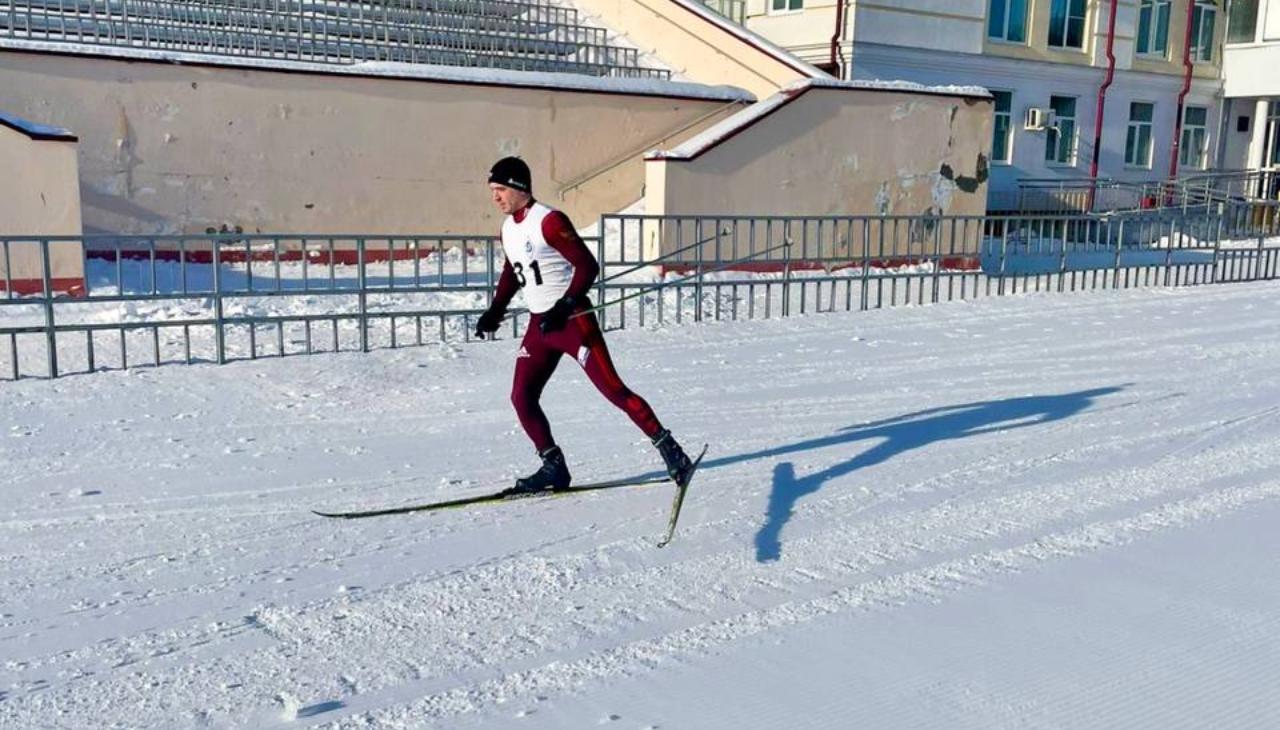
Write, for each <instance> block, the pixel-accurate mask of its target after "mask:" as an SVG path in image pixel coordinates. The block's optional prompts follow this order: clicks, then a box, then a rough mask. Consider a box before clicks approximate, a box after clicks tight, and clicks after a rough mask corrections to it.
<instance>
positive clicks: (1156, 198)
mask: <svg viewBox="0 0 1280 730" xmlns="http://www.w3.org/2000/svg"><path fill="white" fill-rule="evenodd" d="M990 207H992V208H994V209H997V210H1007V211H1017V212H1019V213H1024V214H1031V213H1040V214H1058V215H1066V214H1086V213H1101V212H1162V211H1163V212H1168V211H1178V212H1180V213H1182V214H1195V213H1217V214H1220V215H1223V216H1224V217H1225V218H1226V219H1227V223H1228V225H1227V231H1226V234H1227V235H1229V236H1232V237H1247V236H1252V235H1264V236H1265V235H1272V234H1273V233H1274V232H1275V231H1276V229H1277V219H1278V218H1280V215H1278V214H1280V172H1277V171H1275V170H1242V171H1231V172H1217V173H1202V174H1196V175H1191V176H1187V177H1181V178H1177V179H1174V180H1162V181H1151V182H1141V183H1132V182H1120V181H1116V180H1111V179H1105V178H1099V179H1097V180H1089V179H1057V178H1054V179H1024V180H1022V181H1020V182H1019V185H1018V189H1017V190H1016V191H1011V192H1007V193H994V194H992V196H991V201H990Z"/></svg>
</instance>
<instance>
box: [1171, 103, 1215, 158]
mask: <svg viewBox="0 0 1280 730" xmlns="http://www.w3.org/2000/svg"><path fill="white" fill-rule="evenodd" d="M1192 109H1198V110H1200V111H1202V112H1204V121H1202V122H1200V123H1199V124H1191V123H1190V122H1188V120H1187V117H1188V116H1190V113H1191V110H1192ZM1195 131H1198V132H1199V133H1200V135H1199V136H1200V139H1199V144H1197V145H1195V159H1188V156H1187V155H1188V152H1189V151H1190V150H1191V149H1192V145H1189V144H1187V143H1188V141H1190V137H1191V136H1192V133H1193V132H1195ZM1178 165H1179V166H1180V167H1185V168H1191V169H1193V170H1207V169H1209V107H1207V106H1200V105H1199V104H1188V105H1187V106H1184V107H1183V108H1182V138H1181V139H1180V140H1178Z"/></svg>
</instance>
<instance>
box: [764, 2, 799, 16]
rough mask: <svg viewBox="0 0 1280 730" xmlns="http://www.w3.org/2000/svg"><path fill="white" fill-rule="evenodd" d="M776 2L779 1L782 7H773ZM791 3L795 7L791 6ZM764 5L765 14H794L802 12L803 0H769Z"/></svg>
mask: <svg viewBox="0 0 1280 730" xmlns="http://www.w3.org/2000/svg"><path fill="white" fill-rule="evenodd" d="M778 2H781V3H782V4H783V6H784V7H782V8H775V7H774V6H775V5H776V4H777V3H778ZM793 5H794V6H795V7H792V6H793ZM765 7H766V8H768V12H767V13H766V15H794V14H796V13H803V12H804V0H769V2H768V4H767V5H766V6H765Z"/></svg>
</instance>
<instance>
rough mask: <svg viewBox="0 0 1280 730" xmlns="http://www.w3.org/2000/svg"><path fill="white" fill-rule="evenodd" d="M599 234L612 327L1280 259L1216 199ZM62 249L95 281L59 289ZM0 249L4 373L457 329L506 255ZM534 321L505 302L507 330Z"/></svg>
mask: <svg viewBox="0 0 1280 730" xmlns="http://www.w3.org/2000/svg"><path fill="white" fill-rule="evenodd" d="M599 231H600V235H599V236H597V237H594V238H591V239H589V240H588V245H589V246H591V247H592V248H593V250H594V251H595V252H596V256H597V258H598V260H600V261H601V262H602V267H601V268H602V273H601V276H600V279H599V281H598V282H597V284H596V287H595V290H594V295H593V299H594V301H595V303H596V307H597V313H598V316H599V317H600V319H601V321H602V324H604V325H605V326H606V327H607V328H610V329H617V328H622V327H628V326H649V325H655V324H665V323H683V322H685V321H695V322H697V321H705V320H725V319H754V318H772V317H788V316H794V315H801V314H808V313H818V312H832V311H858V310H868V309H877V308H882V307H892V306H901V305H924V304H932V303H938V302H946V301H953V300H964V299H973V298H982V297H990V296H1001V295H1007V294H1019V293H1026V292H1069V291H1077V290H1088V289H1109V288H1131V287H1143V286H1186V285H1199V284H1212V283H1223V282H1237V281H1257V280H1263V279H1275V278H1277V276H1280V237H1271V238H1269V237H1266V236H1261V235H1259V236H1257V237H1255V238H1251V239H1247V240H1239V239H1236V240H1233V239H1229V238H1226V237H1224V235H1223V234H1224V231H1226V220H1225V219H1224V218H1223V216H1221V215H1212V214H1198V215H1181V214H1178V215H1143V216H1000V217H979V216H974V217H921V216H918V217H847V216H846V217H770V216H755V217H743V216H733V217H730V216H688V217H669V216H630V215H611V216H604V217H603V218H602V219H601V221H600V228H599ZM68 249H70V250H72V251H73V252H74V254H73V255H75V256H79V257H80V260H79V263H80V264H81V265H82V266H83V267H84V272H85V279H84V286H83V289H82V290H80V291H77V292H75V295H73V296H68V295H55V294H51V292H54V290H55V288H57V286H58V277H57V274H56V272H55V266H54V265H51V262H56V261H59V260H61V261H64V262H65V261H67V260H68V259H67V257H68ZM0 256H2V257H3V258H2V259H0V263H3V265H4V276H3V278H0V285H3V287H4V291H3V294H2V295H0V377H3V378H5V379H18V378H22V377H28V376H50V377H57V376H59V375H62V374H66V373H73V372H92V371H95V370H102V369H115V368H127V367H134V366H139V365H161V364H167V363H193V362H208V363H225V362H228V361H232V360H243V359H254V358H260V357H283V356H286V355H295V354H312V353H320V352H340V351H348V350H358V351H366V352H367V351H369V350H371V349H376V348H396V347H403V346H422V345H440V346H451V345H452V343H458V342H466V341H468V340H470V339H471V338H472V336H473V335H472V327H473V325H474V322H475V318H476V317H477V316H478V315H479V314H480V313H481V312H483V311H484V309H485V308H486V307H487V305H488V302H489V300H490V297H491V296H492V292H493V288H494V285H495V284H496V281H497V277H498V274H499V273H500V271H501V265H502V260H503V259H502V253H501V246H500V244H499V242H498V241H497V240H496V239H495V238H492V237H466V236H398V237H376V236H264V235H236V234H231V235H219V236H181V237H168V238H162V237H84V238H2V239H0ZM33 262H34V263H33ZM24 267H25V268H24ZM24 272H25V273H24ZM24 287H25V288H24ZM524 320H525V313H524V312H522V311H518V310H517V311H513V313H512V317H511V320H510V322H509V329H508V328H507V326H505V325H504V329H503V332H502V333H501V335H502V337H503V338H506V337H516V336H517V335H518V334H519V333H520V331H521V325H522V323H523V321H524Z"/></svg>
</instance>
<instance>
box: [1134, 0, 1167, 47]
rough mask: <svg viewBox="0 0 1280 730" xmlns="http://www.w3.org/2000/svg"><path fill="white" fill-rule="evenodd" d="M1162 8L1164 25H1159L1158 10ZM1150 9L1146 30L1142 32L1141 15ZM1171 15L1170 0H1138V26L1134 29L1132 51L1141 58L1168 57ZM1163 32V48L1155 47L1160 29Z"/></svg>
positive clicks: (1159, 14)
mask: <svg viewBox="0 0 1280 730" xmlns="http://www.w3.org/2000/svg"><path fill="white" fill-rule="evenodd" d="M1161 10H1164V23H1163V25H1164V27H1163V28H1161V27H1160V25H1161V23H1160V16H1161V13H1160V11H1161ZM1147 11H1150V15H1151V18H1150V20H1149V21H1148V26H1147V32H1146V34H1145V35H1144V34H1143V32H1142V15H1143V13H1144V12H1147ZM1172 16H1173V2H1172V0H1138V26H1137V28H1136V30H1135V37H1134V41H1133V48H1134V53H1136V54H1137V55H1138V56H1141V57H1143V58H1151V59H1167V58H1168V57H1169V23H1170V19H1171V18H1172ZM1162 30H1163V32H1164V48H1156V46H1155V43H1156V41H1158V40H1159V38H1160V35H1161V31H1162ZM1144 42H1145V43H1146V44H1147V49H1146V50H1143V48H1142V45H1143V43H1144Z"/></svg>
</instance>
